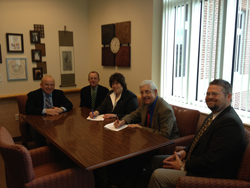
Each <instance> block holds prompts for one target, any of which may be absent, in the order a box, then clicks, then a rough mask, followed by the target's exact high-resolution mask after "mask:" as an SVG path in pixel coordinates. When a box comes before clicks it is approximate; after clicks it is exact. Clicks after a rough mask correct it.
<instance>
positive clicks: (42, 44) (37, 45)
mask: <svg viewBox="0 0 250 188" xmlns="http://www.w3.org/2000/svg"><path fill="white" fill-rule="evenodd" d="M36 49H37V50H41V53H42V56H46V51H45V44H44V43H41V44H36Z"/></svg>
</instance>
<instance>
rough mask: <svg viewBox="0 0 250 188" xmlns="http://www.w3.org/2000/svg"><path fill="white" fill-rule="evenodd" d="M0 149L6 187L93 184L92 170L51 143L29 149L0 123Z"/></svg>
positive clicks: (84, 185) (39, 187) (38, 187)
mask: <svg viewBox="0 0 250 188" xmlns="http://www.w3.org/2000/svg"><path fill="white" fill-rule="evenodd" d="M0 153H1V155H2V157H3V160H4V163H5V174H6V184H7V187H8V188H22V187H23V188H44V187H49V188H56V187H58V188H59V187H60V188H64V187H65V188H69V187H70V188H71V187H72V188H75V187H84V188H85V187H90V188H92V187H93V188H94V187H95V182H94V176H93V173H92V171H90V172H86V171H84V170H82V169H81V168H79V167H78V166H76V165H75V164H74V163H73V162H72V161H71V160H70V159H68V158H67V157H66V156H65V155H64V154H63V153H62V152H60V151H59V150H58V149H57V148H55V147H53V146H44V147H40V148H37V149H33V150H29V151H28V150H27V149H26V148H25V147H24V146H22V145H18V144H15V143H14V141H13V139H12V137H11V135H10V134H9V132H8V131H7V130H6V129H5V128H4V127H0Z"/></svg>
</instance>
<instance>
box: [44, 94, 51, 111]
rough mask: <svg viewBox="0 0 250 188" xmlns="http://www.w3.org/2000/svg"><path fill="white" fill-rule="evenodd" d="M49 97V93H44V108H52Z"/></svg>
mask: <svg viewBox="0 0 250 188" xmlns="http://www.w3.org/2000/svg"><path fill="white" fill-rule="evenodd" d="M49 97H50V96H49V95H46V101H45V103H46V109H48V108H52V106H51V102H50V99H49Z"/></svg>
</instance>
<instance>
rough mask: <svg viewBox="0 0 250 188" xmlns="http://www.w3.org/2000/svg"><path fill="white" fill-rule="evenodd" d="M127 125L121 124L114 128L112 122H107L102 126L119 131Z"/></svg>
mask: <svg viewBox="0 0 250 188" xmlns="http://www.w3.org/2000/svg"><path fill="white" fill-rule="evenodd" d="M127 126H128V125H123V126H121V127H119V128H115V126H114V122H113V123H109V124H107V125H105V126H104V127H105V128H107V129H109V130H111V131H120V130H122V129H125V128H126V127H127Z"/></svg>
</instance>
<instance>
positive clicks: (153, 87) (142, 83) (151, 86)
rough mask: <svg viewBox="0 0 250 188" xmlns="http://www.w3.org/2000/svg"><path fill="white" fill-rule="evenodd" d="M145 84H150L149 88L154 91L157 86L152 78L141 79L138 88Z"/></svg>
mask: <svg viewBox="0 0 250 188" xmlns="http://www.w3.org/2000/svg"><path fill="white" fill-rule="evenodd" d="M145 85H150V88H151V89H152V90H154V91H155V90H156V89H157V86H156V85H155V83H154V82H153V81H152V80H143V81H142V82H141V84H140V85H139V89H141V88H142V87H143V86H145Z"/></svg>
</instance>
